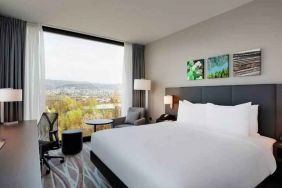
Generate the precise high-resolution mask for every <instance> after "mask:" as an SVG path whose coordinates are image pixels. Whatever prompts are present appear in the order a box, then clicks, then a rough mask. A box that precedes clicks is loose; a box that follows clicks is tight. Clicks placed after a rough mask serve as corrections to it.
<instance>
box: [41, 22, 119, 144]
mask: <svg viewBox="0 0 282 188" xmlns="http://www.w3.org/2000/svg"><path fill="white" fill-rule="evenodd" d="M42 29H43V31H44V32H49V33H55V34H60V35H65V36H70V37H76V38H81V39H86V40H92V41H95V42H102V43H107V44H112V45H117V46H123V47H124V42H120V41H117V40H111V39H106V38H101V37H97V36H92V35H87V34H82V33H78V32H73V31H67V30H63V29H57V28H54V27H48V26H42ZM82 139H83V142H89V141H90V140H91V136H83V137H82Z"/></svg>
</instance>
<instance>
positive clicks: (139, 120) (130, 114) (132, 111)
mask: <svg viewBox="0 0 282 188" xmlns="http://www.w3.org/2000/svg"><path fill="white" fill-rule="evenodd" d="M145 123H146V119H145V109H144V108H140V107H130V108H129V109H128V111H127V116H126V117H119V118H115V119H113V128H122V127H129V126H138V125H144V124H145Z"/></svg>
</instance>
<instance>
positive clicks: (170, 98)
mask: <svg viewBox="0 0 282 188" xmlns="http://www.w3.org/2000/svg"><path fill="white" fill-rule="evenodd" d="M164 104H169V106H170V108H171V109H172V108H173V96H172V95H166V96H164Z"/></svg>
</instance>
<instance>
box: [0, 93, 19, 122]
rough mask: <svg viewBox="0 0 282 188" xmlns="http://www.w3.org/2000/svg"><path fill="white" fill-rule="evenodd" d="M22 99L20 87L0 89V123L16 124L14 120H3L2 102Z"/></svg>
mask: <svg viewBox="0 0 282 188" xmlns="http://www.w3.org/2000/svg"><path fill="white" fill-rule="evenodd" d="M16 101H22V90H21V89H12V88H3V89H0V112H1V113H0V115H1V116H0V120H1V121H0V123H1V124H4V125H11V124H17V123H18V121H14V122H4V102H16Z"/></svg>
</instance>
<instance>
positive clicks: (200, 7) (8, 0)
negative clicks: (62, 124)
mask: <svg viewBox="0 0 282 188" xmlns="http://www.w3.org/2000/svg"><path fill="white" fill-rule="evenodd" d="M251 1H252V0H0V14H3V15H6V16H12V17H16V18H20V19H24V20H27V21H31V22H36V23H41V24H43V25H47V26H52V27H56V28H61V29H66V30H71V31H76V32H81V33H85V34H90V35H95V36H100V37H105V38H109V39H115V40H119V41H125V42H135V43H142V44H146V43H149V42H152V41H154V40H157V39H160V38H162V37H165V36H167V35H170V34H172V33H175V32H177V31H180V30H182V29H185V28H187V27H189V26H191V25H194V24H196V23H199V22H202V21H204V20H207V19H209V18H211V17H214V16H216V15H219V14H222V13H224V12H227V11H229V10H231V9H234V8H236V7H239V6H241V5H243V4H246V3H248V2H251Z"/></svg>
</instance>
